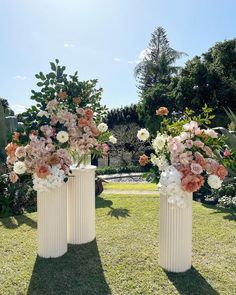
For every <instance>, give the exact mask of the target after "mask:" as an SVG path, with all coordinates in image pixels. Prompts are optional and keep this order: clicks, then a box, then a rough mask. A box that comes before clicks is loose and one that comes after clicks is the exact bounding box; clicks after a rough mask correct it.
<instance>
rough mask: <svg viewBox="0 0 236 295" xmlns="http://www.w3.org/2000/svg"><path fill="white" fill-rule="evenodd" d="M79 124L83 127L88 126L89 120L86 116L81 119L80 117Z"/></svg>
mask: <svg viewBox="0 0 236 295" xmlns="http://www.w3.org/2000/svg"><path fill="white" fill-rule="evenodd" d="M79 125H80V126H81V127H85V126H88V120H87V119H85V118H81V119H79Z"/></svg>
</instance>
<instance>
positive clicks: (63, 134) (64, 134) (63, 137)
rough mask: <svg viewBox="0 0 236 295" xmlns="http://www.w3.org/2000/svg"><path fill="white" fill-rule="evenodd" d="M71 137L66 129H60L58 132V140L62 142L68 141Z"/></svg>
mask: <svg viewBox="0 0 236 295" xmlns="http://www.w3.org/2000/svg"><path fill="white" fill-rule="evenodd" d="M68 139H69V135H68V133H67V132H66V131H59V132H58V133H57V140H58V141H59V142H60V143H65V142H67V141H68Z"/></svg>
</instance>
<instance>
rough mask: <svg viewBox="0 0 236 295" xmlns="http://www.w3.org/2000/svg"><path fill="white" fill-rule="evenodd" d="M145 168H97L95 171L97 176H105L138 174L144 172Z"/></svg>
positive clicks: (132, 166) (131, 166)
mask: <svg viewBox="0 0 236 295" xmlns="http://www.w3.org/2000/svg"><path fill="white" fill-rule="evenodd" d="M146 170H147V167H141V166H134V165H127V166H121V167H104V168H100V167H98V168H97V170H96V173H97V175H105V174H119V173H132V172H133V173H138V172H145V171H146Z"/></svg>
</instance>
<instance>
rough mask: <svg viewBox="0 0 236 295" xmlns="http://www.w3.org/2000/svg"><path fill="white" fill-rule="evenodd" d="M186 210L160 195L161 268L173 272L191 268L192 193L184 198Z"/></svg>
mask: <svg viewBox="0 0 236 295" xmlns="http://www.w3.org/2000/svg"><path fill="white" fill-rule="evenodd" d="M184 198H185V201H186V207H185V208H179V207H178V206H176V205H171V204H169V203H168V197H167V196H165V195H160V257H159V264H160V266H161V267H163V268H164V269H166V270H167V271H171V272H184V271H187V270H188V269H190V268H191V260H192V193H189V194H188V196H186V197H184Z"/></svg>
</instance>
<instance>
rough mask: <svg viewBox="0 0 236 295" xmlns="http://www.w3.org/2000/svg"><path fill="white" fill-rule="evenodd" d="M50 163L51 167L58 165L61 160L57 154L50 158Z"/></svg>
mask: <svg viewBox="0 0 236 295" xmlns="http://www.w3.org/2000/svg"><path fill="white" fill-rule="evenodd" d="M48 162H49V164H51V165H57V164H59V163H60V158H59V157H58V156H57V155H56V154H53V155H52V156H50V157H49V159H48Z"/></svg>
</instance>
